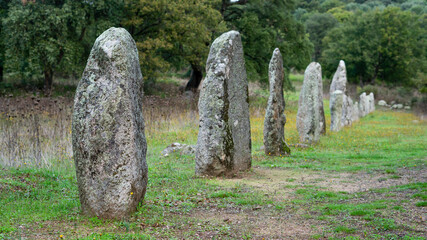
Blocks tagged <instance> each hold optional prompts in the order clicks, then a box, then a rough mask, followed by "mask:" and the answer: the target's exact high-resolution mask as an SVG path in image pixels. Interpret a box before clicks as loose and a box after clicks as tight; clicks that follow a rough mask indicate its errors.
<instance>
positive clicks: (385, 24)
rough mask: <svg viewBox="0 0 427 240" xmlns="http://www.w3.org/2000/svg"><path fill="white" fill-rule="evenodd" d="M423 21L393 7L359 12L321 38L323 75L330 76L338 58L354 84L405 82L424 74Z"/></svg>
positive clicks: (425, 45) (425, 43)
mask: <svg viewBox="0 0 427 240" xmlns="http://www.w3.org/2000/svg"><path fill="white" fill-rule="evenodd" d="M425 20H426V19H425V18H420V17H418V16H416V15H413V14H411V13H410V12H406V11H402V10H400V9H399V8H396V7H388V8H386V9H384V10H379V9H377V10H375V11H370V12H367V13H362V12H358V13H357V14H355V15H354V16H353V17H351V18H350V19H349V21H348V22H345V23H343V24H342V25H340V26H339V27H338V28H336V29H334V30H332V31H331V32H329V34H328V35H327V36H326V37H325V39H324V44H325V45H326V46H327V47H326V48H327V49H326V50H325V51H324V52H323V57H322V61H323V62H324V63H325V68H324V69H325V70H326V74H332V73H333V71H334V70H335V68H336V65H337V64H338V61H339V60H340V59H344V60H345V61H346V64H347V72H348V75H349V78H350V80H351V81H353V82H357V81H360V82H363V83H374V82H375V80H376V79H377V78H380V79H382V80H384V81H386V82H391V83H398V82H401V83H403V82H408V81H407V80H408V79H411V78H414V77H416V75H417V73H418V72H424V73H425V72H427V69H426V68H427V62H426V61H427V59H426V55H425V53H426V49H427V39H426V38H425V36H426V35H425V34H426V29H425V27H424V28H423V27H422V26H423V25H424V26H425V25H426V22H425Z"/></svg>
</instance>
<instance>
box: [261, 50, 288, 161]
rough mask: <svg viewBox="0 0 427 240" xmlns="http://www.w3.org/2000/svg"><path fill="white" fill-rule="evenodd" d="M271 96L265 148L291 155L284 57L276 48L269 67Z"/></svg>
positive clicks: (276, 153) (278, 153)
mask: <svg viewBox="0 0 427 240" xmlns="http://www.w3.org/2000/svg"><path fill="white" fill-rule="evenodd" d="M268 77H269V82H270V96H269V98H268V103H267V110H266V111H265V119H264V150H265V154H267V155H289V154H290V152H291V151H290V149H289V146H288V145H287V144H286V142H285V123H286V117H285V114H284V111H285V100H284V98H283V77H284V71H283V59H282V54H280V50H279V49H278V48H276V49H275V50H274V52H273V56H272V58H271V61H270V65H269V67H268Z"/></svg>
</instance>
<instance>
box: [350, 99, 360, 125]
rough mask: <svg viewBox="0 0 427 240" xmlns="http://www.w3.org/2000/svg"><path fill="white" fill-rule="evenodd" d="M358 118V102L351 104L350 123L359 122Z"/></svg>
mask: <svg viewBox="0 0 427 240" xmlns="http://www.w3.org/2000/svg"><path fill="white" fill-rule="evenodd" d="M359 118H360V113H359V103H358V102H354V104H353V111H352V118H351V120H352V123H353V122H356V121H359Z"/></svg>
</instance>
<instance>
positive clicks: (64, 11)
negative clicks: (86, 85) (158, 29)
mask: <svg viewBox="0 0 427 240" xmlns="http://www.w3.org/2000/svg"><path fill="white" fill-rule="evenodd" d="M118 2H120V1H118ZM117 5H118V3H117V2H116V1H112V0H105V1H81V2H80V1H71V0H63V1H47V0H46V1H33V2H32V1H30V2H27V3H26V4H23V3H22V2H21V1H16V0H15V1H13V2H12V3H11V4H10V5H9V6H10V9H9V11H8V14H7V17H6V18H4V19H3V29H4V34H7V35H8V36H9V38H8V40H7V42H5V44H6V48H7V50H6V57H7V60H8V64H7V67H8V68H9V69H8V70H9V71H11V72H16V73H18V74H19V75H20V76H19V77H21V79H24V80H25V79H30V78H32V77H36V78H37V77H39V75H40V73H43V75H44V78H45V87H46V88H47V89H49V88H50V87H51V85H52V78H53V73H54V71H57V70H59V69H60V70H59V71H62V72H65V73H70V72H75V71H78V72H80V71H81V70H82V66H84V62H83V61H84V60H82V59H86V56H87V55H88V52H89V50H88V49H90V46H91V44H92V43H93V41H94V37H95V36H96V35H97V34H99V32H100V31H103V30H105V29H106V28H108V27H109V26H110V25H112V24H113V23H114V21H115V20H116V21H117V17H115V15H117V13H111V14H110V12H108V9H110V8H112V7H116V9H117ZM119 9H120V8H118V10H119ZM88 42H90V46H88ZM63 60H65V61H64V62H65V63H63Z"/></svg>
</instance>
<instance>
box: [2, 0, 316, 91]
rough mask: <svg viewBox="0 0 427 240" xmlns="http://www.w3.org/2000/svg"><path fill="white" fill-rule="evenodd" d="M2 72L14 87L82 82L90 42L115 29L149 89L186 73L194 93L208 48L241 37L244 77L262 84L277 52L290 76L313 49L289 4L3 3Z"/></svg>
mask: <svg viewBox="0 0 427 240" xmlns="http://www.w3.org/2000/svg"><path fill="white" fill-rule="evenodd" d="M0 6H1V12H0V17H1V23H2V25H1V26H2V27H1V34H2V38H1V44H0V47H1V49H0V50H1V53H0V70H1V71H3V69H5V72H6V73H7V75H5V74H2V76H7V77H8V78H10V79H12V80H16V81H19V80H21V81H27V80H30V79H44V87H45V88H46V89H47V90H49V89H50V88H51V87H52V84H53V77H54V76H55V75H63V76H70V75H73V76H79V75H80V73H81V72H82V71H83V68H84V66H85V63H86V59H87V56H88V55H89V51H90V49H91V46H92V44H93V42H94V41H95V38H96V37H97V36H98V35H99V34H100V33H102V32H103V31H105V30H106V29H108V28H109V27H112V26H118V27H125V28H126V29H127V30H128V31H129V32H130V33H131V34H132V36H133V37H134V39H135V41H136V43H137V47H138V50H139V54H140V63H141V69H142V72H143V75H144V78H145V81H146V83H147V84H146V85H148V86H149V85H150V83H151V82H154V80H155V79H156V78H157V77H158V76H159V74H161V73H163V72H165V71H168V70H170V69H178V70H179V69H183V68H186V67H187V66H190V67H191V69H192V75H191V78H190V81H189V83H188V84H187V89H194V88H197V87H198V85H199V83H200V81H201V79H202V76H203V72H204V68H205V66H204V65H205V61H206V58H207V55H208V52H209V46H210V44H211V43H212V41H213V40H214V39H215V38H216V37H217V36H219V35H220V34H221V33H223V32H225V31H228V30H231V29H235V30H238V31H240V32H241V33H242V40H243V45H244V50H245V57H246V60H247V67H248V72H249V74H248V75H249V78H250V79H252V80H261V81H265V80H266V79H267V69H268V61H269V59H270V57H271V53H272V52H273V50H274V48H276V47H280V48H281V50H282V52H283V54H284V56H285V59H284V60H285V65H286V67H287V69H290V68H297V69H302V68H303V67H305V65H306V64H307V63H308V62H309V60H310V54H311V48H312V45H311V43H310V41H309V39H308V38H307V36H306V34H305V31H304V26H303V24H302V23H299V22H297V21H296V20H295V19H294V16H293V14H292V10H293V9H294V8H295V5H294V2H293V1H292V0H269V1H262V0H251V1H249V0H240V1H230V0H213V1H212V0H197V1H194V0H156V1H150V0H96V1H94V0H84V1H74V0H31V1H28V0H25V1H24V0H1V4H0Z"/></svg>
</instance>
